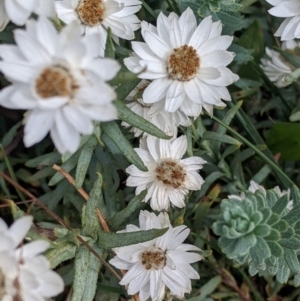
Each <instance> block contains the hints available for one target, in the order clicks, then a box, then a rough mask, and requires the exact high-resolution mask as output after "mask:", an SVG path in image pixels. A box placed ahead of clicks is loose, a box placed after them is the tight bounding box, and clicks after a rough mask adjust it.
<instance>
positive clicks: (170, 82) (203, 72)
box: [124, 8, 238, 117]
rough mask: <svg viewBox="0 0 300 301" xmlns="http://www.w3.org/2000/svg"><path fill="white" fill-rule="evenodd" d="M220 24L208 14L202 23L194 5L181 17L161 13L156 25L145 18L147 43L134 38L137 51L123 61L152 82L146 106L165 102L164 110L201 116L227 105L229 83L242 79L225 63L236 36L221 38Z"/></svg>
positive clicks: (144, 95)
mask: <svg viewBox="0 0 300 301" xmlns="http://www.w3.org/2000/svg"><path fill="white" fill-rule="evenodd" d="M221 31H222V24H221V22H213V21H212V19H211V17H207V18H205V19H204V20H203V21H202V22H201V23H200V24H199V26H198V27H197V22H196V18H195V15H194V13H193V12H192V10H191V9H190V8H187V9H186V11H185V12H184V13H183V14H182V16H181V17H180V18H178V16H177V15H176V14H175V13H170V15H169V16H168V17H166V16H165V15H163V13H160V15H159V16H158V19H157V28H155V27H154V26H152V25H151V24H148V23H146V22H142V35H143V38H144V40H145V42H146V43H142V42H132V48H133V50H134V54H133V56H132V57H130V58H126V59H125V60H124V63H125V65H126V66H127V68H128V69H129V70H130V71H132V72H135V73H139V75H138V76H139V77H140V78H143V79H151V80H153V82H152V83H151V84H150V85H149V86H148V87H147V88H146V89H145V91H144V93H143V101H144V102H145V103H146V104H151V103H155V102H162V105H163V106H164V107H165V110H166V111H168V112H175V111H177V110H178V109H180V110H182V111H183V112H184V113H185V114H186V115H187V116H193V117H197V116H199V114H200V113H201V111H202V107H204V108H205V109H206V110H207V111H208V112H209V114H211V115H212V114H213V106H214V105H215V106H218V107H224V106H225V104H224V103H223V102H222V101H221V99H224V100H226V101H230V100H231V97H230V95H229V93H228V90H227V88H226V86H228V85H230V84H232V83H233V82H235V81H236V80H237V79H238V76H237V75H235V74H233V73H232V72H231V71H230V70H229V69H228V68H226V66H227V65H228V64H229V63H230V62H231V61H232V60H233V58H234V54H233V53H232V52H228V51H226V49H227V48H228V47H229V46H230V44H231V42H232V39H233V37H229V36H221Z"/></svg>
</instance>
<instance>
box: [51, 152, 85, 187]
mask: <svg viewBox="0 0 300 301" xmlns="http://www.w3.org/2000/svg"><path fill="white" fill-rule="evenodd" d="M80 153H81V149H78V150H77V151H76V152H75V153H74V154H73V155H72V156H71V157H70V158H69V159H68V160H67V161H66V162H65V163H63V164H62V165H61V168H63V169H64V170H65V171H67V172H70V171H71V170H72V169H73V168H74V167H75V166H76V165H77V162H78V158H79V156H80ZM62 179H64V176H63V175H62V174H60V173H59V172H57V173H56V174H55V175H54V176H53V177H52V178H51V179H50V181H49V183H48V185H49V186H54V185H55V184H57V183H58V182H60V181H61V180H62Z"/></svg>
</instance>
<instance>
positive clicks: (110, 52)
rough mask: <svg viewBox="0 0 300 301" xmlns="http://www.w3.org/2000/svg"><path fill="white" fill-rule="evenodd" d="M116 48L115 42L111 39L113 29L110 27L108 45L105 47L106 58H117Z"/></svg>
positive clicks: (108, 29)
mask: <svg viewBox="0 0 300 301" xmlns="http://www.w3.org/2000/svg"><path fill="white" fill-rule="evenodd" d="M115 52H116V49H115V46H114V43H113V40H112V38H111V29H110V27H108V28H107V38H106V45H105V54H104V55H105V57H109V58H112V59H114V58H115Z"/></svg>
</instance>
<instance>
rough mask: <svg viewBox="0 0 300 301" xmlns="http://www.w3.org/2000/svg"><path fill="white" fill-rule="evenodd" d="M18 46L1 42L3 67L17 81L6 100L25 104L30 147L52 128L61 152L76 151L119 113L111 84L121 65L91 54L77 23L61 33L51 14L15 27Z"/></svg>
mask: <svg viewBox="0 0 300 301" xmlns="http://www.w3.org/2000/svg"><path fill="white" fill-rule="evenodd" d="M14 37H15V41H16V43H17V46H16V45H0V57H2V59H3V60H2V61H0V70H1V71H2V72H3V73H4V75H5V76H6V77H7V78H8V79H9V80H10V81H11V82H12V85H11V86H8V87H6V88H4V89H2V91H1V92H0V105H2V106H4V107H6V108H11V109H25V110H28V111H27V112H26V116H25V119H24V123H25V129H24V134H25V136H24V143H25V145H26V147H29V146H31V145H33V144H35V143H37V142H39V141H41V140H42V139H43V138H44V137H45V136H46V135H47V133H48V132H49V131H50V134H51V137H52V140H53V142H54V144H55V146H56V148H57V149H58V151H59V152H61V153H65V152H67V151H69V152H74V151H76V149H77V148H78V145H79V141H80V134H85V135H87V134H91V133H92V132H93V129H94V127H93V122H92V120H95V121H108V120H112V119H115V118H116V117H117V111H116V108H115V107H114V106H113V104H112V100H114V99H115V97H116V95H115V92H114V90H113V89H112V88H111V87H110V86H109V85H108V84H106V83H105V81H108V80H110V79H112V78H113V77H115V75H116V74H117V72H118V70H119V69H120V66H119V64H118V62H117V61H115V60H111V59H100V58H97V59H95V58H94V57H92V56H89V55H88V53H87V49H86V47H85V44H84V43H83V42H82V40H81V36H80V29H79V26H78V25H76V24H72V25H69V26H67V27H65V28H64V29H63V30H62V31H61V32H60V33H59V34H58V33H57V32H56V30H55V29H54V27H53V25H52V24H51V22H50V21H48V20H47V19H46V18H40V19H39V20H38V21H33V20H32V21H31V22H29V23H28V25H27V29H26V31H25V30H16V31H15V32H14Z"/></svg>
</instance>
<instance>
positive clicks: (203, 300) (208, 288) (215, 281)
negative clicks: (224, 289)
mask: <svg viewBox="0 0 300 301" xmlns="http://www.w3.org/2000/svg"><path fill="white" fill-rule="evenodd" d="M221 282H222V278H221V276H215V277H213V278H212V279H210V280H209V281H208V282H207V283H205V284H204V285H202V286H201V287H200V292H201V294H200V296H197V297H193V298H190V299H188V301H207V297H208V296H209V295H210V294H211V293H213V292H214V291H215V289H216V288H217V287H218V286H219V284H221Z"/></svg>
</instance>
